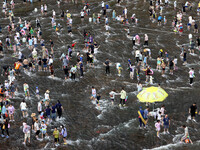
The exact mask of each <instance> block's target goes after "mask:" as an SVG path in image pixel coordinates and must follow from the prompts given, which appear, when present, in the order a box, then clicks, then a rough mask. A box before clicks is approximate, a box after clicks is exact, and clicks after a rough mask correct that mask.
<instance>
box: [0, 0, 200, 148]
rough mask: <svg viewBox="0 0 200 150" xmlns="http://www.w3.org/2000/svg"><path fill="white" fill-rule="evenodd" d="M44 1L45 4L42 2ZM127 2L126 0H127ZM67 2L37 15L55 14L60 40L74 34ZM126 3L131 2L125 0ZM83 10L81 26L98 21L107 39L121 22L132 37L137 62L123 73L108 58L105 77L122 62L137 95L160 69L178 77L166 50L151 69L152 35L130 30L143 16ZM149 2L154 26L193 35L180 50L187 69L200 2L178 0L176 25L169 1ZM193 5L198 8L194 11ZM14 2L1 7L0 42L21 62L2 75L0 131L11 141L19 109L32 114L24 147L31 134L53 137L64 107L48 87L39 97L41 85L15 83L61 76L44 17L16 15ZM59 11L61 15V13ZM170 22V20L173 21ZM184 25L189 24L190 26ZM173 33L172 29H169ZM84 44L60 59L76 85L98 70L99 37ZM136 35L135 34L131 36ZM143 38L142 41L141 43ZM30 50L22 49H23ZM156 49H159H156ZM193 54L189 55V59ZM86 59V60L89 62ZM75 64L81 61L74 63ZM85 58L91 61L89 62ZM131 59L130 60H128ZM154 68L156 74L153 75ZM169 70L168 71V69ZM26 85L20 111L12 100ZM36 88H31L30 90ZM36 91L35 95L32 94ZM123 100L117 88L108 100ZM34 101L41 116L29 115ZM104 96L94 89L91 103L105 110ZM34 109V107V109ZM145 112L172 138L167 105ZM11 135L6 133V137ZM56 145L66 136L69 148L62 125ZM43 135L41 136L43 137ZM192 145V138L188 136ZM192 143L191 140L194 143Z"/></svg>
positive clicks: (0, 50)
mask: <svg viewBox="0 0 200 150" xmlns="http://www.w3.org/2000/svg"><path fill="white" fill-rule="evenodd" d="M39 1H41V2H42V0H39ZM124 1H125V0H124ZM33 2H34V1H33V0H24V3H23V4H24V5H25V4H26V5H27V7H28V5H31V4H30V3H33ZM64 2H67V3H69V2H71V1H70V0H66V1H64V0H57V6H55V9H54V10H49V8H48V3H46V4H43V3H41V6H40V11H38V8H35V10H34V12H35V13H40V14H41V15H42V16H43V17H44V18H47V17H48V15H47V14H48V13H52V16H51V19H48V20H49V22H50V23H51V28H52V32H55V34H57V35H58V36H59V35H60V34H61V31H62V30H63V28H66V29H67V31H68V35H69V36H72V35H73V29H74V28H75V27H74V25H73V24H74V20H73V19H74V18H73V17H72V16H73V13H72V12H70V11H69V10H62V9H60V4H61V3H64ZM72 2H73V3H74V4H77V3H78V1H77V0H73V1H72ZM125 2H126V1H125ZM122 3H123V0H118V1H117V2H116V5H118V6H120V5H121V4H122ZM82 4H83V9H81V10H78V14H80V20H81V22H82V23H83V22H84V23H85V22H87V23H93V24H94V25H97V24H99V25H101V26H102V27H103V28H105V29H103V30H104V32H105V33H106V34H107V35H110V34H112V33H111V32H110V31H111V28H112V27H111V25H110V23H111V22H117V23H120V24H122V25H125V26H126V28H125V29H124V30H125V31H126V32H123V33H125V34H127V37H128V39H131V42H130V43H131V44H132V47H133V51H134V58H133V57H132V56H131V57H130V58H129V59H128V63H127V65H126V68H127V69H125V68H124V69H123V67H122V64H120V63H118V62H111V61H110V60H109V58H105V60H104V61H105V62H104V63H103V65H104V66H105V74H106V76H109V75H110V74H112V72H111V69H110V67H112V66H113V65H112V64H113V63H115V64H116V63H117V66H116V69H117V71H116V72H117V74H118V76H119V77H121V78H123V73H124V72H128V73H129V77H130V79H131V81H136V82H137V91H138V92H140V91H142V89H143V85H144V84H143V85H142V82H143V81H142V79H143V77H145V80H144V82H145V85H154V77H153V76H154V72H155V71H157V72H159V73H160V75H161V76H162V77H165V76H166V74H168V75H170V76H173V75H174V74H175V73H176V71H177V70H178V67H180V66H181V65H180V64H179V63H178V60H179V59H178V57H177V56H172V54H171V52H170V51H169V50H165V49H164V48H158V50H157V53H158V55H157V57H156V58H155V59H156V64H155V66H156V67H155V68H153V67H152V66H150V65H149V64H152V60H153V58H152V50H151V43H150V41H151V40H149V39H150V35H148V34H144V35H141V34H138V33H132V32H131V31H130V28H129V27H131V26H132V25H134V26H137V25H138V22H139V21H140V18H138V17H136V14H135V13H133V14H130V13H129V10H128V8H127V7H124V8H123V11H122V12H121V13H119V14H117V12H118V11H115V10H112V12H111V13H108V12H109V7H110V6H109V2H104V1H102V2H101V10H100V12H93V11H92V10H91V5H90V3H89V2H87V1H84V0H82ZM144 4H145V5H148V8H149V9H148V13H149V20H150V22H151V23H152V24H155V25H157V26H161V27H162V26H165V25H167V24H170V26H171V31H172V32H174V34H177V33H178V34H179V36H180V38H181V37H182V36H183V35H184V34H185V33H184V32H185V31H184V30H183V29H186V30H187V32H189V35H188V46H187V45H186V46H185V45H182V46H180V58H181V59H182V60H179V61H182V63H183V64H182V65H183V66H185V65H187V60H188V57H189V56H192V55H194V54H195V52H196V51H197V50H198V51H199V50H200V37H195V36H193V34H195V35H196V34H197V33H198V25H199V24H198V20H197V19H195V17H193V16H191V15H190V16H189V17H188V18H186V17H184V15H186V14H187V13H188V12H191V11H193V10H194V9H196V13H197V15H199V11H200V2H199V3H198V6H197V8H196V6H193V5H192V3H190V2H188V1H186V2H185V3H184V4H182V5H181V8H180V7H178V6H177V1H176V0H175V1H174V2H173V9H174V12H175V14H176V15H175V16H174V17H173V18H172V19H173V21H172V22H171V23H169V22H168V18H167V17H168V16H163V11H164V10H167V9H169V8H170V6H169V1H168V0H144ZM193 7H194V8H193ZM14 10H15V0H4V1H3V5H2V11H3V13H4V15H5V16H2V18H5V19H7V20H8V21H9V24H8V25H6V26H4V27H2V25H1V23H0V34H4V38H3V39H1V40H0V55H1V56H2V57H3V56H5V55H7V54H8V51H12V55H10V56H9V57H10V58H11V59H14V60H16V61H15V63H14V64H1V66H2V76H4V77H6V78H7V79H6V80H5V81H4V82H2V83H1V86H0V97H1V99H0V108H1V109H0V113H1V116H2V117H1V130H2V135H1V136H2V137H6V138H9V136H10V135H9V128H12V123H13V122H14V121H15V119H14V116H15V112H16V109H20V110H21V112H22V118H28V117H29V115H30V116H31V118H32V124H28V123H27V122H23V124H22V125H23V132H24V142H23V143H24V144H26V143H27V139H28V142H29V143H30V142H31V136H30V135H31V133H34V134H35V138H36V139H37V140H42V139H43V138H48V136H49V134H47V133H49V132H47V130H48V128H49V125H51V123H52V122H55V121H59V118H61V117H62V113H63V111H64V108H63V106H62V104H61V101H60V100H57V103H55V101H52V100H51V98H50V90H48V88H47V89H46V92H45V93H44V96H43V94H41V93H40V91H39V88H40V87H31V85H28V83H26V82H24V84H23V85H19V84H16V81H17V80H18V77H20V76H23V75H24V73H26V74H27V73H28V72H32V73H33V72H45V73H47V75H48V76H50V77H51V78H54V77H55V76H56V75H57V74H56V72H55V69H54V68H55V63H54V61H55V58H56V57H55V44H56V43H54V39H50V40H48V38H47V39H45V38H44V36H43V33H44V32H45V28H43V27H42V21H43V20H42V19H40V18H39V17H36V18H35V23H33V20H28V19H24V18H23V17H20V16H18V17H16V16H15V13H14ZM55 10H58V11H59V13H60V14H58V11H55ZM170 19H171V18H170ZM61 22H62V23H63V22H65V24H66V25H65V26H62V25H61ZM183 22H187V25H185V24H184V23H183ZM169 32H170V31H169ZM82 33H83V34H82V36H83V37H82V39H81V40H82V41H81V42H82V43H83V45H84V46H83V47H82V48H83V50H81V51H80V50H77V48H76V45H77V44H78V43H77V42H74V41H71V44H69V45H68V46H67V49H66V51H65V52H63V53H62V54H61V56H60V57H59V60H60V64H62V67H61V69H62V70H63V73H64V74H63V77H62V78H63V80H64V81H70V80H72V81H74V82H75V81H77V77H79V78H80V80H81V79H84V74H85V72H86V70H85V67H87V68H94V67H95V65H96V63H95V60H96V51H98V49H99V48H100V44H99V43H98V41H96V39H95V35H94V34H93V33H92V30H89V31H86V30H83V31H82ZM131 35H132V36H131ZM142 39H143V42H142ZM24 48H25V49H26V52H25V51H22V49H24ZM155 51H156V50H155ZM188 54H190V55H188ZM84 57H85V58H86V59H84ZM73 60H76V61H75V63H74V61H73ZM85 60H86V61H85ZM125 61H126V60H125ZM154 70H155V71H154ZM168 70H169V71H168ZM188 74H189V84H190V86H192V85H193V83H194V81H195V80H194V79H195V69H194V68H190V69H189V71H188ZM20 87H23V90H24V99H23V100H22V101H21V103H20V106H18V108H15V107H14V106H13V103H14V102H13V101H12V100H13V99H15V97H16V94H17V93H18V92H19V88H20ZM33 88H34V89H36V90H32V91H31V89H33ZM33 91H34V92H33ZM117 95H119V96H120V101H119V106H120V107H125V106H126V101H127V99H128V96H127V95H128V94H127V93H126V91H125V88H124V87H122V88H121V91H120V92H117V91H116V90H115V89H113V90H112V91H111V92H109V97H110V100H111V103H112V105H115V103H116V96H117ZM31 97H36V98H37V99H38V105H37V112H30V111H28V110H29V107H28V104H27V100H28V99H31ZM101 97H102V95H101V93H98V92H97V90H96V89H95V87H92V95H91V97H90V98H91V100H94V101H96V104H97V106H100V103H99V101H100V99H101ZM195 105H196V104H193V106H191V107H190V110H189V112H190V113H191V117H192V119H193V120H195V118H194V117H195V114H196V107H195ZM33 107H34V106H33ZM139 111H140V113H141V115H142V117H143V118H144V119H145V120H146V122H148V118H149V116H153V117H154V118H155V119H156V123H155V128H156V131H157V137H160V131H161V128H162V127H164V134H169V126H170V123H171V120H170V117H169V116H168V114H166V113H165V106H164V105H163V106H162V107H161V109H157V112H156V114H155V113H150V111H149V106H147V108H146V109H144V110H143V109H142V107H140V110H139ZM138 118H139V123H140V128H142V126H143V127H144V128H146V127H147V124H144V122H143V121H142V119H141V116H139V117H138ZM183 128H184V130H185V135H184V137H183V138H182V139H181V141H183V140H185V139H186V138H187V137H189V133H188V127H186V126H185V125H183ZM5 132H6V134H5ZM51 135H52V136H54V142H55V145H56V146H58V144H59V138H60V137H62V139H63V143H64V144H67V141H66V137H67V129H66V127H65V125H63V124H61V127H55V128H54V131H53V133H51ZM40 137H41V138H40ZM188 139H189V141H190V142H191V139H190V138H188ZM191 143H192V142H191Z"/></svg>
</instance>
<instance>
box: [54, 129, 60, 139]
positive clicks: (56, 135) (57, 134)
mask: <svg viewBox="0 0 200 150" xmlns="http://www.w3.org/2000/svg"><path fill="white" fill-rule="evenodd" d="M53 135H54V138H56V139H57V138H59V131H58V130H56V131H55V130H54V131H53Z"/></svg>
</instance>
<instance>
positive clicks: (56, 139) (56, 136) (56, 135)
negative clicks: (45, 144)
mask: <svg viewBox="0 0 200 150" xmlns="http://www.w3.org/2000/svg"><path fill="white" fill-rule="evenodd" d="M53 135H54V143H55V145H56V146H58V142H59V131H58V129H57V127H55V129H54V131H53Z"/></svg>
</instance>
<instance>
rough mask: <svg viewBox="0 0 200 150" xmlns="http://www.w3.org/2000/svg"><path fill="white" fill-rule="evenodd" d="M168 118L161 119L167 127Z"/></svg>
mask: <svg viewBox="0 0 200 150" xmlns="http://www.w3.org/2000/svg"><path fill="white" fill-rule="evenodd" d="M169 120H170V119H169V118H168V117H167V118H164V119H163V122H164V125H166V126H168V125H169Z"/></svg>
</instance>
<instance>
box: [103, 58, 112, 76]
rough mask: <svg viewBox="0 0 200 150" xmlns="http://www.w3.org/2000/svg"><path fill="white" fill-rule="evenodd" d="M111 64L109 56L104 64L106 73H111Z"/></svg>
mask: <svg viewBox="0 0 200 150" xmlns="http://www.w3.org/2000/svg"><path fill="white" fill-rule="evenodd" d="M110 64H111V63H110V60H109V59H108V58H107V59H106V61H105V63H104V66H106V74H110Z"/></svg>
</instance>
